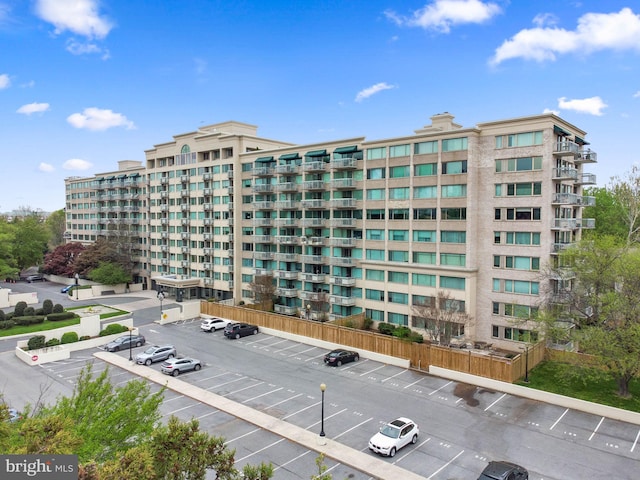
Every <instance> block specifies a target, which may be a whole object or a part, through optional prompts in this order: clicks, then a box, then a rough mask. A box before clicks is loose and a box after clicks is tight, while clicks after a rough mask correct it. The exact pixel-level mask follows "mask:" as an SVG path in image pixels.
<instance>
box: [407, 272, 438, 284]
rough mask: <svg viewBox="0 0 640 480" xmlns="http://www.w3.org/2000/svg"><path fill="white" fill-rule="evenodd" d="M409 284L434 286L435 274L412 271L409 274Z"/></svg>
mask: <svg viewBox="0 0 640 480" xmlns="http://www.w3.org/2000/svg"><path fill="white" fill-rule="evenodd" d="M411 284H412V285H420V286H422V287H435V286H436V276H435V275H427V274H424V273H412V274H411Z"/></svg>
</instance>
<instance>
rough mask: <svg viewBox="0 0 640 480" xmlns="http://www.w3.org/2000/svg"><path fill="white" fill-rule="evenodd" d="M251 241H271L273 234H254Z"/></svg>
mask: <svg viewBox="0 0 640 480" xmlns="http://www.w3.org/2000/svg"><path fill="white" fill-rule="evenodd" d="M253 241H254V242H255V243H271V242H272V241H273V236H271V235H254V236H253Z"/></svg>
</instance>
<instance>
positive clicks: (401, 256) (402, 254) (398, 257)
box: [389, 250, 409, 263]
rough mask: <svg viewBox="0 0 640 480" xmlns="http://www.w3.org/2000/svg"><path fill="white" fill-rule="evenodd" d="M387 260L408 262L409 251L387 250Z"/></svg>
mask: <svg viewBox="0 0 640 480" xmlns="http://www.w3.org/2000/svg"><path fill="white" fill-rule="evenodd" d="M389 261H390V262H403V263H408V262H409V252H406V251H404V250H389Z"/></svg>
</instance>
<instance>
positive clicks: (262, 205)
mask: <svg viewBox="0 0 640 480" xmlns="http://www.w3.org/2000/svg"><path fill="white" fill-rule="evenodd" d="M253 206H254V207H255V208H256V209H258V210H272V209H273V202H265V201H260V202H253Z"/></svg>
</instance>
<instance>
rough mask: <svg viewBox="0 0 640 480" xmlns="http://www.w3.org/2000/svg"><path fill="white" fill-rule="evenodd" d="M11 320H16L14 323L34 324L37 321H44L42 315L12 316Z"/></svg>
mask: <svg viewBox="0 0 640 480" xmlns="http://www.w3.org/2000/svg"><path fill="white" fill-rule="evenodd" d="M13 321H14V322H16V325H22V326H26V325H36V324H38V323H42V322H44V316H43V315H34V316H32V317H13Z"/></svg>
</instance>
